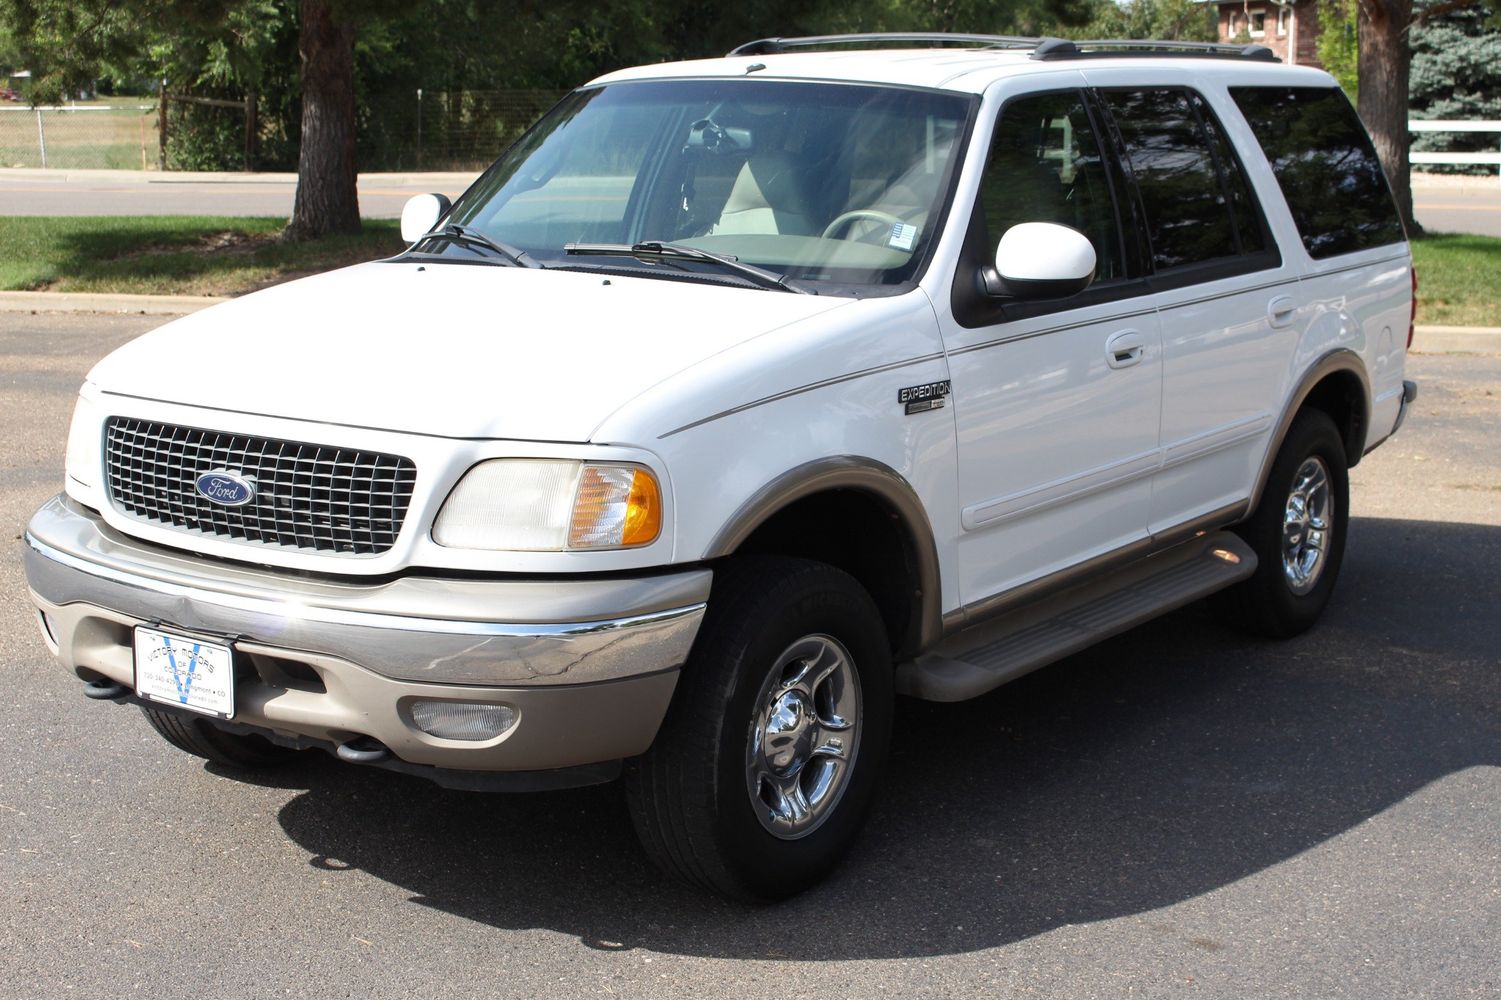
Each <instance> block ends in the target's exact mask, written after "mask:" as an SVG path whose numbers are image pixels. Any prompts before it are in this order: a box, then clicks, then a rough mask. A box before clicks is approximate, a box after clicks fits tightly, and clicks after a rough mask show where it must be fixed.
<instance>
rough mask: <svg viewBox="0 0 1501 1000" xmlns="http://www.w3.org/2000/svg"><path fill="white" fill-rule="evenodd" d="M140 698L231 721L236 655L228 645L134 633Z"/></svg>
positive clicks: (153, 632)
mask: <svg viewBox="0 0 1501 1000" xmlns="http://www.w3.org/2000/svg"><path fill="white" fill-rule="evenodd" d="M135 673H136V678H135V680H136V694H137V695H138V696H140V697H141V698H144V699H146V700H148V701H159V702H163V703H164V704H167V705H176V706H177V707H178V708H186V709H190V710H191V711H194V712H202V713H203V714H204V715H214V716H218V717H219V718H221V719H228V718H231V717H233V715H234V714H235V672H234V654H233V653H232V652H231V651H230V648H229V646H228V645H225V644H224V643H217V642H205V641H204V640H202V639H198V638H194V637H192V636H186V635H177V634H175V633H172V632H161V631H158V630H157V629H154V628H147V627H146V626H144V625H140V626H137V627H136V631H135Z"/></svg>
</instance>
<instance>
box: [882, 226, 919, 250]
mask: <svg viewBox="0 0 1501 1000" xmlns="http://www.w3.org/2000/svg"><path fill="white" fill-rule="evenodd" d="M916 242H917V227H916V226H913V225H909V224H908V223H905V222H898V223H897V224H896V225H894V226H892V227H891V236H890V238H888V239H887V240H886V245H887V246H889V247H891V248H893V249H895V250H911V249H912V245H913V244H914V243H916Z"/></svg>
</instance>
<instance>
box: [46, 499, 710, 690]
mask: <svg viewBox="0 0 1501 1000" xmlns="http://www.w3.org/2000/svg"><path fill="white" fill-rule="evenodd" d="M23 558H24V562H25V567H26V576H27V579H28V582H29V583H30V586H31V590H32V592H33V594H34V595H35V597H36V599H37V603H38V605H39V606H40V607H41V608H42V610H44V611H47V612H48V613H49V615H50V616H51V617H52V618H53V619H55V620H54V622H53V629H54V636H55V638H56V641H57V643H58V645H59V647H60V652H59V656H61V657H62V658H63V660H64V662H65V663H67V664H68V665H69V666H70V667H72V668H74V669H75V670H78V669H79V668H80V667H89V665H88V664H86V663H83V662H80V660H79V659H78V658H77V657H76V656H75V655H74V651H73V646H74V640H75V639H76V638H77V636H75V635H71V634H66V633H69V632H70V631H73V630H79V629H81V630H82V633H81V634H82V635H84V636H85V637H86V638H87V639H88V641H89V643H94V642H95V640H97V639H98V638H99V636H100V635H101V634H102V632H101V631H100V629H101V628H103V629H105V630H108V629H109V628H113V627H115V626H118V625H120V624H122V623H132V622H134V623H139V622H154V623H159V624H161V625H163V626H166V627H169V628H170V627H172V626H176V627H178V628H180V629H184V630H187V631H191V632H199V633H203V634H208V635H218V636H224V637H226V638H228V639H231V640H233V641H235V642H239V643H253V644H258V645H262V646H264V647H266V648H268V649H273V650H283V651H287V653H286V657H285V658H288V659H304V660H306V659H309V657H310V656H313V655H324V656H328V657H334V658H337V659H339V660H343V661H347V662H349V663H351V664H354V665H358V667H360V668H363V669H365V670H368V671H371V672H373V673H375V674H379V675H381V676H383V677H387V678H391V679H396V680H408V681H417V682H420V683H424V684H470V685H487V686H495V685H577V684H593V683H598V682H601V681H610V680H619V679H622V678H627V677H635V676H640V675H644V674H651V673H656V672H660V671H664V670H670V669H673V668H676V667H678V666H680V665H681V664H682V663H683V661H684V660H685V659H686V658H687V655H688V650H689V648H690V646H691V645H692V643H693V638H694V636H695V635H696V634H697V632H698V626H699V623H700V621H701V620H702V618H703V614H704V609H705V606H706V604H705V602H706V600H707V597H708V589H709V583H710V581H711V579H712V574H711V573H710V572H709V571H707V570H688V571H686V572H679V573H668V574H663V575H658V576H650V577H642V578H639V579H619V578H606V579H594V578H564V579H549V578H530V579H515V578H507V577H500V578H493V579H459V580H451V579H441V578H427V577H403V578H399V579H396V580H391V581H386V582H382V583H348V582H340V581H331V580H319V579H309V578H307V577H303V576H300V575H297V574H292V573H288V572H285V571H275V570H265V569H260V568H255V567H246V566H235V565H230V564H223V563H210V562H205V561H204V560H201V559H196V558H194V557H191V556H187V555H185V554H182V553H177V552H172V551H169V550H163V549H160V548H158V547H156V546H152V545H147V544H143V543H140V542H137V541H135V540H133V539H130V538H128V537H127V536H124V535H121V534H120V533H118V532H116V531H114V530H113V529H111V528H109V527H108V526H107V525H105V524H104V523H103V521H102V520H100V519H99V518H98V517H97V516H96V515H94V514H93V513H92V512H91V511H87V510H85V509H84V508H81V507H78V506H77V505H75V504H73V503H71V502H68V501H66V500H64V499H63V498H54V499H53V500H52V501H49V502H48V503H47V504H44V505H43V506H42V508H41V509H40V510H38V511H37V513H36V514H35V515H34V516H33V518H32V521H31V523H30V525H29V526H28V529H27V532H26V535H25V541H24V543H23ZM64 609H66V613H63V612H64ZM90 609H94V611H97V612H98V613H94V611H91V610H90ZM591 612H592V613H591ZM558 614H569V615H576V616H577V617H572V618H570V619H569V620H562V621H559V620H557V618H556V617H555V616H556V615H558ZM449 616H452V617H449ZM96 620H97V625H98V627H94V626H91V625H89V623H90V622H91V621H96ZM106 622H110V623H113V625H110V626H106V625H105V624H104V623H106ZM126 652H127V653H128V650H127V651H126ZM111 655H114V654H111ZM90 669H97V668H92V667H90ZM98 672H100V673H104V674H106V675H109V676H114V675H113V674H112V673H111V672H110V671H108V670H100V671H98ZM115 679H117V680H119V679H121V678H118V677H116V678H115ZM128 679H129V676H128V674H127V676H126V678H125V680H128Z"/></svg>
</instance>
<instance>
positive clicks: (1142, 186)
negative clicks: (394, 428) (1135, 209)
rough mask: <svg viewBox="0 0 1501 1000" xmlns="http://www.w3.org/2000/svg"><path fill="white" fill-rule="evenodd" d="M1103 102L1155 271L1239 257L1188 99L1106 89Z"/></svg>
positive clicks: (1213, 162)
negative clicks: (1137, 200)
mask: <svg viewBox="0 0 1501 1000" xmlns="http://www.w3.org/2000/svg"><path fill="white" fill-rule="evenodd" d="M1104 99H1105V103H1106V105H1107V106H1108V107H1109V108H1110V111H1111V114H1112V115H1113V116H1114V118H1115V123H1116V127H1117V129H1118V130H1119V132H1120V136H1121V141H1122V143H1123V144H1124V146H1125V150H1124V152H1125V158H1126V162H1127V163H1128V164H1129V165H1130V167H1131V173H1132V174H1133V175H1134V176H1135V178H1136V187H1137V190H1138V191H1139V193H1140V195H1141V202H1142V208H1143V210H1144V211H1145V212H1146V222H1147V233H1148V236H1149V238H1150V240H1151V243H1152V263H1153V264H1154V265H1155V267H1156V268H1157V270H1159V271H1161V270H1165V269H1167V268H1172V267H1182V266H1183V265H1185V264H1198V263H1201V262H1203V261H1210V260H1215V259H1217V258H1224V257H1234V256H1236V255H1237V254H1239V253H1240V252H1241V246H1242V241H1241V240H1240V239H1239V238H1238V236H1237V229H1236V225H1235V220H1234V217H1233V215H1232V212H1231V205H1230V203H1229V199H1228V198H1227V196H1226V191H1225V186H1224V185H1222V183H1221V179H1220V175H1219V171H1218V169H1217V158H1216V156H1215V154H1214V151H1213V148H1212V146H1211V143H1210V140H1209V137H1208V136H1207V135H1206V134H1205V131H1204V127H1203V124H1202V122H1201V120H1200V118H1199V115H1198V113H1197V111H1196V110H1195V108H1194V105H1193V103H1192V102H1191V101H1190V100H1189V97H1188V94H1187V93H1186V92H1184V91H1181V90H1133V91H1106V92H1105V94H1104ZM1242 193H1243V194H1244V186H1243V185H1242ZM1246 204H1247V206H1249V201H1248V200H1247V202H1246ZM1249 228H1254V227H1249ZM1248 235H1249V233H1248Z"/></svg>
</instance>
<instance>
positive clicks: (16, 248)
mask: <svg viewBox="0 0 1501 1000" xmlns="http://www.w3.org/2000/svg"><path fill="white" fill-rule="evenodd" d="M285 221H286V220H284V219H280V218H275V219H246V218H222V219H221V218H200V217H196V216H143V217H129V216H126V217H105V216H97V217H91V216H81V217H33V218H26V217H16V216H10V217H0V289H45V290H48V291H56V292H138V293H143V294H158V295H240V294H243V293H245V292H250V291H254V290H255V289H257V288H264V287H266V286H267V285H273V284H276V283H277V282H278V281H286V280H287V279H289V278H297V277H301V276H303V275H305V274H315V273H317V272H318V271H327V270H330V269H332V268H335V267H342V266H344V265H346V264H354V263H357V262H359V261H362V260H374V259H376V258H379V257H389V256H391V255H392V254H395V253H398V252H400V250H401V249H402V248H403V246H404V244H403V243H402V241H401V235H400V228H399V226H398V224H397V223H396V222H395V220H388V219H366V220H365V231H364V233H363V234H361V235H359V236H336V237H331V238H329V239H326V240H320V241H318V242H316V243H303V244H283V243H279V242H277V239H276V235H277V233H278V232H280V230H281V227H282V226H283V225H284V224H285ZM1412 249H1413V256H1414V258H1415V259H1416V261H1417V269H1418V286H1419V287H1418V322H1419V323H1420V324H1425V325H1435V326H1501V239H1498V238H1496V237H1492V236H1465V235H1458V234H1454V233H1437V234H1432V235H1429V236H1425V237H1423V238H1422V239H1420V240H1418V241H1417V242H1416V243H1414V244H1413V248H1412Z"/></svg>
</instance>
